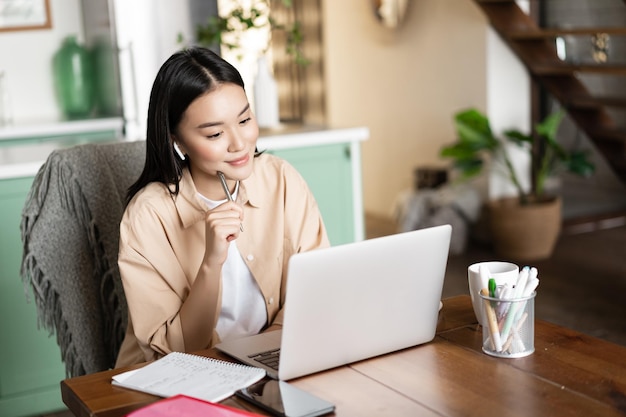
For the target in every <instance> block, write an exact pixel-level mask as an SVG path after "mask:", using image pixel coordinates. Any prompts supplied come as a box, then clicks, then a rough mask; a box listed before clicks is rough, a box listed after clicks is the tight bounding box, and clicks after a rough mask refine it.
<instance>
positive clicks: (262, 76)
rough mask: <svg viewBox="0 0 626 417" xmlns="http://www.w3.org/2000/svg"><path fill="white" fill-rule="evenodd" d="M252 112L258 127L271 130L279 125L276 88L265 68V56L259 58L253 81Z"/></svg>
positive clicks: (268, 71)
mask: <svg viewBox="0 0 626 417" xmlns="http://www.w3.org/2000/svg"><path fill="white" fill-rule="evenodd" d="M254 112H255V114H256V119H257V123H258V124H259V127H263V128H273V127H277V126H278V125H280V119H279V114H278V86H277V85H276V80H275V79H274V77H273V76H272V73H271V72H270V70H269V67H268V66H267V60H266V58H265V56H261V57H260V58H259V60H258V66H257V73H256V77H255V79H254Z"/></svg>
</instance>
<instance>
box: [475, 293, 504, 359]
mask: <svg viewBox="0 0 626 417" xmlns="http://www.w3.org/2000/svg"><path fill="white" fill-rule="evenodd" d="M480 293H481V294H482V295H483V296H488V295H489V291H488V290H487V288H483V289H482V290H481V291H480ZM483 302H484V306H485V312H486V314H487V324H488V326H489V333H490V334H491V340H492V341H493V346H494V347H495V349H496V352H502V338H501V337H500V329H499V328H498V321H497V319H496V313H495V311H494V310H493V307H492V306H491V303H490V301H489V300H486V299H484V298H483Z"/></svg>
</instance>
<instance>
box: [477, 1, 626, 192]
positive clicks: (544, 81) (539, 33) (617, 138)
mask: <svg viewBox="0 0 626 417" xmlns="http://www.w3.org/2000/svg"><path fill="white" fill-rule="evenodd" d="M474 2H475V3H476V4H477V5H478V6H479V7H480V8H481V9H482V10H483V12H484V13H485V15H486V16H487V18H488V19H489V22H490V24H491V26H492V27H493V28H494V30H495V31H496V32H497V33H498V34H499V36H500V37H501V38H502V39H503V41H504V42H505V43H506V44H507V45H508V47H509V48H510V49H511V50H512V51H513V52H514V53H515V54H516V55H517V56H518V58H519V59H520V60H521V62H522V63H523V64H524V66H525V67H526V68H527V70H528V72H529V73H530V75H531V77H532V78H533V80H534V81H536V82H537V83H538V84H540V85H541V86H543V88H545V89H546V90H547V91H548V92H550V94H552V96H554V98H555V99H557V100H558V101H559V102H560V103H561V105H562V106H563V107H564V108H565V110H566V111H567V112H568V114H569V115H570V117H571V119H572V120H573V121H574V122H575V123H576V124H577V126H578V127H579V128H580V129H581V130H582V131H584V132H585V133H586V134H587V136H588V137H589V139H590V140H591V141H592V142H593V143H594V144H595V146H596V148H597V150H598V152H599V153H600V154H601V155H602V156H603V157H604V158H605V159H606V161H607V163H608V164H609V165H610V166H611V168H612V169H613V171H614V172H615V174H616V175H617V177H619V178H620V179H621V181H622V182H624V183H626V131H624V129H622V128H620V127H618V126H617V125H616V123H615V121H614V120H613V119H612V117H611V115H610V113H609V112H608V110H607V109H608V108H622V109H623V108H626V97H606V96H603V97H599V96H594V95H593V94H592V93H590V91H589V90H588V89H587V87H586V86H585V85H584V84H583V83H582V82H581V81H580V80H579V79H578V77H577V74H580V73H595V74H602V75H608V76H625V77H626V65H623V64H622V65H616V64H597V65H593V64H572V63H568V62H564V61H562V60H561V59H559V57H558V56H557V51H556V46H555V41H554V40H555V38H556V37H557V36H563V35H593V34H596V33H607V34H609V35H618V36H625V35H626V28H623V27H621V28H585V29H582V28H580V29H568V30H557V29H543V28H541V27H539V26H538V25H537V24H536V23H535V21H534V20H533V19H532V18H531V17H530V16H528V15H527V14H526V13H525V12H524V11H523V10H521V9H520V8H519V6H518V5H517V4H516V3H515V0H474Z"/></svg>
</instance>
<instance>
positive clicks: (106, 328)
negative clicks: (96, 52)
mask: <svg viewBox="0 0 626 417" xmlns="http://www.w3.org/2000/svg"><path fill="white" fill-rule="evenodd" d="M144 160H145V142H143V141H140V142H117V143H108V144H87V145H78V146H75V147H73V148H68V149H62V150H57V151H54V152H53V153H52V154H50V156H49V157H48V159H47V161H46V163H45V164H44V165H43V166H42V167H41V169H40V170H39V172H38V173H37V176H36V177H35V180H34V182H33V185H32V188H31V190H30V193H29V195H28V197H27V199H26V204H25V206H24V209H23V211H22V223H21V231H22V242H23V245H24V252H23V258H22V267H21V275H22V279H23V280H24V285H25V286H26V288H28V287H27V286H28V285H30V286H31V287H32V289H33V292H34V299H35V304H36V306H37V312H38V319H39V324H40V325H43V326H44V327H45V328H46V329H48V330H49V331H50V333H51V334H52V333H56V337H57V341H58V344H59V347H60V348H61V354H62V356H63V358H62V359H63V362H64V363H65V368H66V373H67V375H68V376H78V375H83V374H88V373H92V372H97V371H101V370H105V369H110V368H112V367H113V365H114V363H115V359H116V356H117V352H118V350H119V346H120V344H121V341H122V338H123V337H124V332H125V329H126V324H127V319H128V318H127V306H126V298H125V296H124V290H123V288H122V284H121V280H120V276H119V269H118V266H117V254H118V246H119V223H120V220H121V218H122V213H123V210H124V205H125V204H124V200H125V196H126V190H127V189H128V187H129V186H130V184H131V183H133V182H134V181H135V180H136V179H137V178H138V176H139V174H140V173H141V169H142V167H143V164H144Z"/></svg>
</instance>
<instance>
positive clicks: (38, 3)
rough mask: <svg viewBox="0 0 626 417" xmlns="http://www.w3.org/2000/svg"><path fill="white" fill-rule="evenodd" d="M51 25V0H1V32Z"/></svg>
mask: <svg viewBox="0 0 626 417" xmlns="http://www.w3.org/2000/svg"><path fill="white" fill-rule="evenodd" d="M51 27H52V18H51V15H50V0H0V33H2V32H10V31H20V30H38V29H50V28H51Z"/></svg>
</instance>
